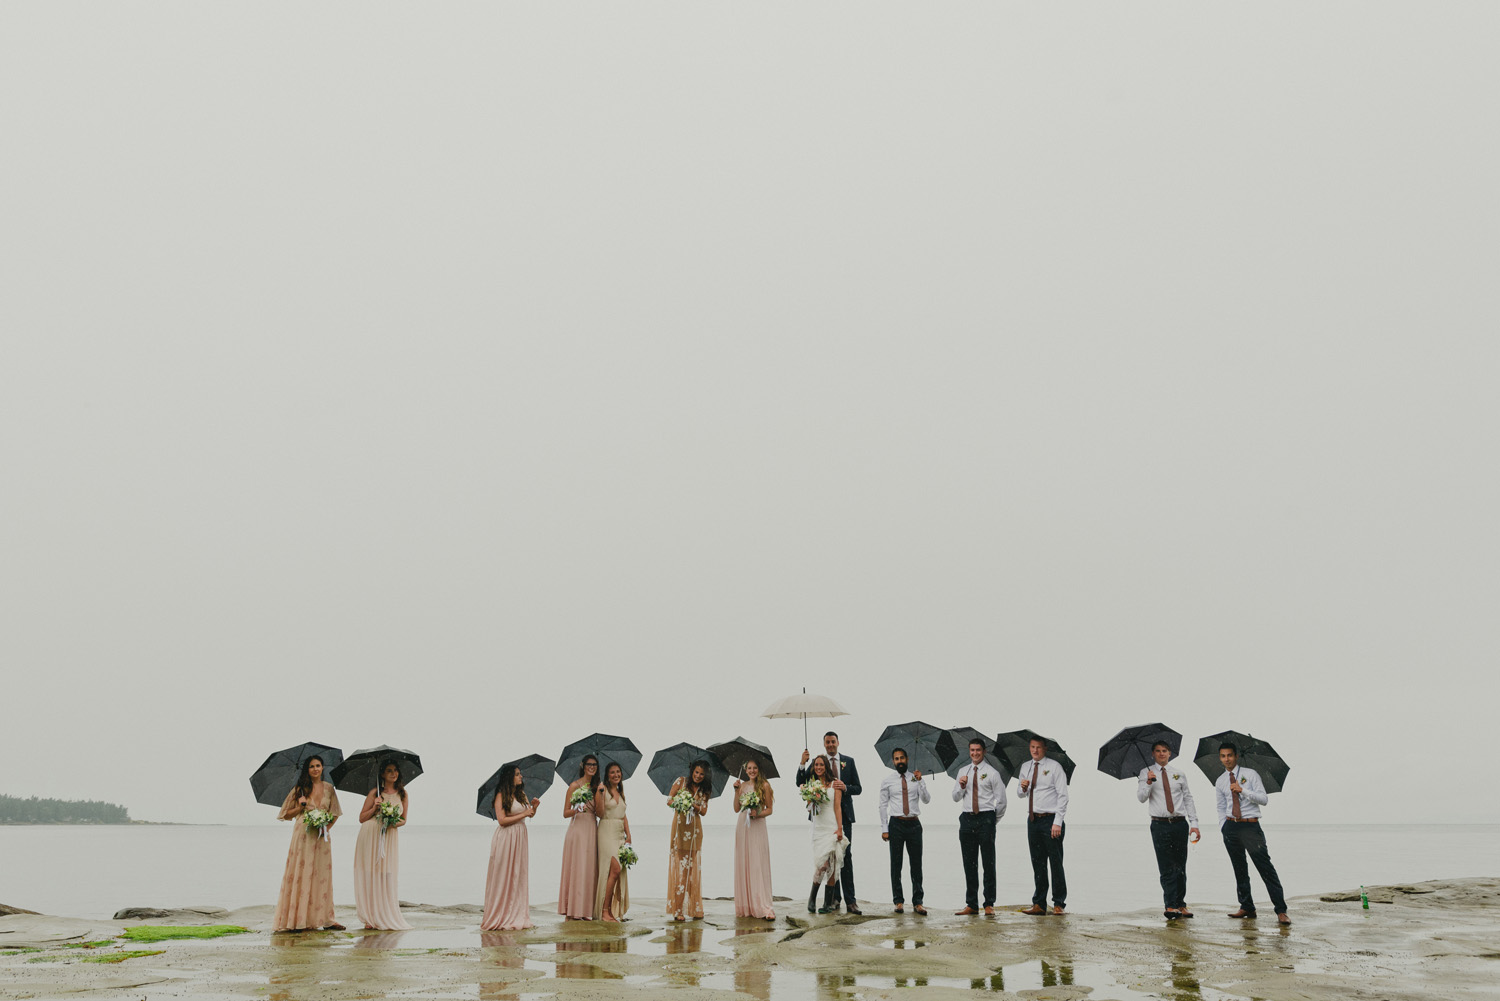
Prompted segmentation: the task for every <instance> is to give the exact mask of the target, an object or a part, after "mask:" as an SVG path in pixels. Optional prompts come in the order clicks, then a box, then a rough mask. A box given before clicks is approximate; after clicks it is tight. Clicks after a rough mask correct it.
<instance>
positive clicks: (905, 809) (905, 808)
mask: <svg viewBox="0 0 1500 1001" xmlns="http://www.w3.org/2000/svg"><path fill="white" fill-rule="evenodd" d="M901 816H903V817H909V816H911V801H910V800H908V799H907V798H906V776H905V775H903V776H901Z"/></svg>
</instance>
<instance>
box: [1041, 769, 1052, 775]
mask: <svg viewBox="0 0 1500 1001" xmlns="http://www.w3.org/2000/svg"><path fill="white" fill-rule="evenodd" d="M1051 772H1052V769H1050V768H1043V769H1042V774H1043V775H1048V774H1050V773H1051Z"/></svg>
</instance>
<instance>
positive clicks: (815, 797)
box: [801, 779, 828, 807]
mask: <svg viewBox="0 0 1500 1001" xmlns="http://www.w3.org/2000/svg"><path fill="white" fill-rule="evenodd" d="M801 792H802V802H804V803H806V804H807V805H808V806H810V807H816V806H822V805H823V804H824V803H826V802H828V787H827V786H825V785H824V784H823V783H822V782H821V781H820V780H818V779H808V780H807V782H805V783H804V784H803V786H802V789H801Z"/></svg>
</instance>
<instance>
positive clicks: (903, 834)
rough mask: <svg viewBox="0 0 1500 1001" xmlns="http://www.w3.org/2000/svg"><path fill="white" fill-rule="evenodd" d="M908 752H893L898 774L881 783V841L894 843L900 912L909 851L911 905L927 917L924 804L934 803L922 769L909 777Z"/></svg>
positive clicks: (895, 900) (893, 870) (895, 891)
mask: <svg viewBox="0 0 1500 1001" xmlns="http://www.w3.org/2000/svg"><path fill="white" fill-rule="evenodd" d="M906 763H907V762H906V749H905V748H904V747H898V748H896V749H895V750H893V751H892V752H891V767H892V768H894V769H895V771H894V772H892V773H891V774H889V775H887V776H886V777H885V781H884V782H882V783H880V839H881V840H882V841H886V842H889V843H890V848H891V900H892V902H893V903H895V905H896V913H897V914H900V913H901V912H902V911H904V910H905V909H906V906H905V904H906V898H905V896H904V895H903V894H902V892H901V852H902V849H905V851H906V854H907V855H908V856H909V857H910V858H911V904H912V910H913V911H915V912H916V913H918V914H926V913H927V908H925V907H923V906H922V821H921V815H922V804H923V803H930V802H932V795H931V794H930V793H929V792H928V791H927V783H926V782H925V781H924V780H923V779H922V772H921V770H920V769H918V770H917V771H915V772H913V773H912V774H911V776H910V777H908V776H907V774H906Z"/></svg>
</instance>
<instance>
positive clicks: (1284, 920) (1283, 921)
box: [1276, 911, 1292, 925]
mask: <svg viewBox="0 0 1500 1001" xmlns="http://www.w3.org/2000/svg"><path fill="white" fill-rule="evenodd" d="M1276 923H1277V924H1279V925H1289V924H1291V923H1292V919H1291V918H1289V917H1287V916H1286V911H1282V912H1281V913H1280V914H1278V915H1276Z"/></svg>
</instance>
